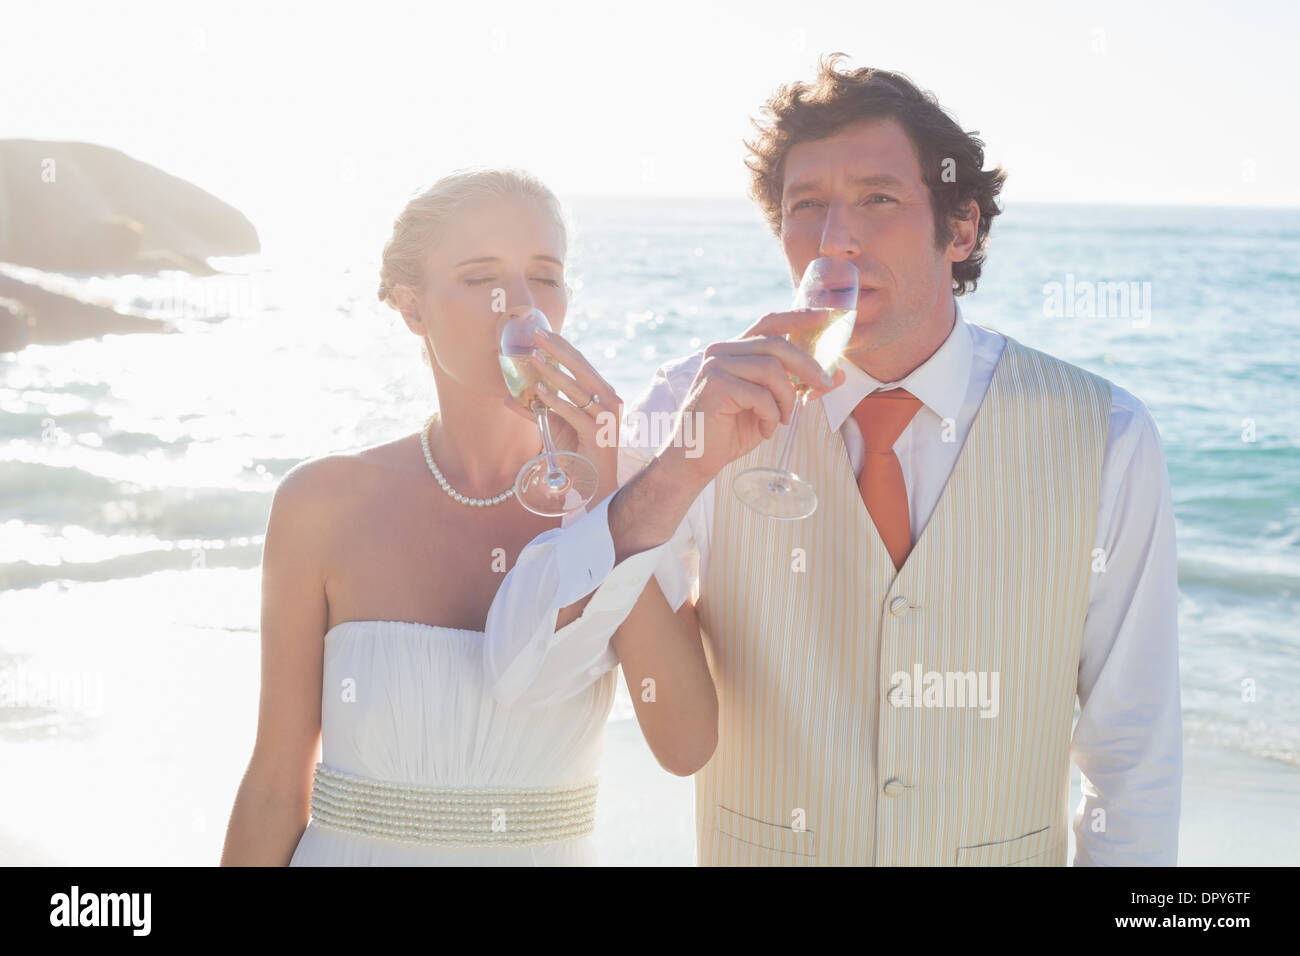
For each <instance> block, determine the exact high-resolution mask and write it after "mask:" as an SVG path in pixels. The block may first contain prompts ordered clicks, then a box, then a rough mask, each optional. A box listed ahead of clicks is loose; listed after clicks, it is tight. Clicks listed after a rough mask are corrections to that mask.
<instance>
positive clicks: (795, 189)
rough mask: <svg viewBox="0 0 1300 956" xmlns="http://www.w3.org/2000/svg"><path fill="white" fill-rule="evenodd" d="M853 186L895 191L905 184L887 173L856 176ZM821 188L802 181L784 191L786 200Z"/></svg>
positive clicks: (812, 181) (816, 182)
mask: <svg viewBox="0 0 1300 956" xmlns="http://www.w3.org/2000/svg"><path fill="white" fill-rule="evenodd" d="M853 185H855V186H892V187H893V188H895V189H901V188H902V187H903V186H905V185H906V184H905V183H904V182H903V181H902V180H901V179H899V178H898V177H897V176H892V175H890V174H889V173H879V174H877V175H875V176H858V177H857V178H856V179H854V180H853ZM820 188H821V183H820V182H819V181H817V180H803V181H802V182H797V183H794V184H793V185H791V186H790V188H789V189H787V190H786V191H785V198H786V199H794V198H797V197H799V196H802V195H804V194H805V193H811V192H816V191H817V190H818V189H820Z"/></svg>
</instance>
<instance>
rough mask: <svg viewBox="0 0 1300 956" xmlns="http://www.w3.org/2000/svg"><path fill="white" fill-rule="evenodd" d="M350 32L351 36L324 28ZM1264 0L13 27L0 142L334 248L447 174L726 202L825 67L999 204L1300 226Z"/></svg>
mask: <svg viewBox="0 0 1300 956" xmlns="http://www.w3.org/2000/svg"><path fill="white" fill-rule="evenodd" d="M344 10H350V11H351V12H346V13H344V12H341V11H344ZM1298 10H1300V7H1298V6H1297V5H1293V4H1287V3H1282V2H1277V3H1265V2H1243V0H1235V2H1225V3H1204V2H1202V3H1197V2H1178V3H1140V4H1136V3H1132V2H1124V3H1114V2H1100V3H1089V4H1086V5H1085V4H1069V5H1053V4H1044V3H1006V4H998V3H981V4H971V3H969V2H965V3H951V4H945V3H936V2H927V3H924V4H904V3H901V2H900V3H895V4H890V5H878V4H870V3H838V2H817V0H804V2H800V3H797V4H780V3H776V2H771V0H744V2H708V0H694V2H677V0H657V2H655V3H651V4H641V5H635V6H633V7H629V6H628V5H625V4H610V3H586V2H577V3H548V2H540V0H534V2H529V3H516V2H490V3H464V4H441V3H439V4H430V3H396V2H394V3H385V2H382V0H368V2H366V3H364V4H360V3H358V4H355V5H351V6H345V5H342V4H339V5H334V4H330V5H323V4H319V3H274V2H265V0H263V2H254V3H246V2H238V0H234V2H227V3H222V4H220V5H217V4H190V3H186V2H183V0H170V2H168V3H165V4H164V3H132V4H130V5H122V6H121V7H118V6H117V5H110V4H102V3H100V4H96V3H61V2H39V3H36V2H32V3H21V4H20V3H10V4H6V10H5V29H4V30H3V32H0V137H3V138H33V139H56V140H64V139H66V140H86V141H90V142H97V143H102V144H105V145H109V146H113V147H116V148H118V149H121V150H123V151H125V152H127V153H129V154H131V155H133V156H135V157H137V158H139V159H142V160H145V161H146V162H150V163H153V164H155V165H157V166H160V167H162V168H163V169H166V170H167V171H168V172H171V173H174V174H176V175H179V176H183V177H185V178H187V179H189V180H191V181H193V182H195V183H197V184H198V185H200V186H202V187H203V188H204V189H207V190H208V191H209V192H212V193H214V194H215V195H217V196H220V197H221V198H223V199H225V200H227V201H228V202H231V203H233V204H234V205H235V206H237V207H239V208H240V209H242V210H243V211H244V212H245V213H246V214H248V215H249V216H250V217H251V218H253V219H254V221H256V222H259V223H262V222H265V221H268V220H278V221H292V222H293V223H294V224H295V225H297V226H298V227H300V228H303V229H312V230H318V229H328V228H331V226H335V227H336V226H337V224H338V223H339V221H340V220H345V221H346V219H347V218H350V217H354V216H358V215H365V214H366V212H367V211H371V210H376V209H379V210H388V211H389V215H388V217H387V222H386V223H384V224H383V225H384V227H387V226H390V225H391V212H392V211H395V210H396V209H398V208H400V205H401V203H402V202H403V201H404V200H405V198H406V197H408V196H409V195H410V194H411V192H412V191H413V190H414V189H415V188H417V187H418V186H419V185H421V184H425V183H428V182H430V181H432V180H433V179H436V178H437V177H438V176H439V175H442V174H443V173H445V172H448V171H450V170H451V169H454V168H458V167H463V166H469V165H476V164H487V165H515V166H522V167H524V168H527V169H529V170H531V171H532V172H534V173H537V174H538V175H539V176H541V177H542V179H543V180H545V181H546V182H547V183H548V184H549V185H550V186H551V187H552V188H553V189H554V190H555V191H556V192H558V193H560V194H561V195H562V196H564V195H625V196H628V195H630V196H735V197H743V196H744V195H745V191H746V187H747V181H746V172H747V171H746V170H745V167H744V165H743V158H744V156H745V149H744V146H743V143H742V140H743V138H744V137H746V136H748V135H750V133H751V131H752V126H751V125H750V117H751V116H755V115H757V113H758V110H759V108H760V107H761V105H762V103H763V102H764V101H765V100H766V99H767V97H768V96H769V95H771V93H772V92H773V90H774V89H775V88H776V87H777V86H778V85H779V84H781V83H785V82H789V81H792V80H795V79H811V78H812V76H813V75H814V72H815V68H816V62H817V58H818V56H819V55H820V54H822V53H826V52H830V51H833V50H839V51H843V52H844V53H846V54H848V57H849V59H848V61H847V64H848V65H850V66H855V67H856V66H879V67H884V68H888V69H893V70H898V71H901V72H903V73H905V74H907V75H908V76H909V77H910V78H912V79H913V80H914V81H915V82H916V83H917V84H918V85H919V86H921V87H922V88H924V89H928V90H931V91H933V92H934V93H935V95H936V96H937V97H938V99H939V101H940V103H941V104H942V105H943V106H944V107H945V108H946V109H947V110H948V111H949V112H950V113H951V114H952V115H953V116H954V117H955V118H956V119H957V121H958V122H959V123H960V124H961V125H962V127H963V128H964V129H967V130H972V131H973V130H978V131H979V134H980V136H981V137H982V138H983V139H984V140H985V142H986V144H987V153H986V159H987V164H988V165H993V164H998V163H1000V164H1002V165H1003V166H1004V167H1006V169H1007V170H1008V180H1007V186H1006V188H1005V190H1004V193H1003V196H1004V198H1005V199H1006V201H1008V202H1015V201H1026V202H1029V201H1033V202H1087V203H1160V204H1187V205H1209V206H1221V205H1229V206H1278V207H1300V175H1297V173H1300V168H1297V157H1300V132H1298V131H1297V124H1296V122H1295V117H1296V113H1297V110H1296V109H1295V106H1294V103H1293V102H1292V97H1293V96H1294V95H1295V93H1296V92H1297V90H1300V64H1298V63H1297V59H1298V58H1297V55H1296V52H1295V51H1296V46H1297V41H1298V40H1300V12H1298Z"/></svg>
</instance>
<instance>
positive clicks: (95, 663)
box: [0, 197, 1300, 863]
mask: <svg viewBox="0 0 1300 956" xmlns="http://www.w3.org/2000/svg"><path fill="white" fill-rule="evenodd" d="M566 204H567V206H568V209H569V212H570V216H571V223H570V225H571V233H570V240H571V246H570V262H569V281H570V282H571V283H573V284H574V285H575V287H576V294H575V299H574V301H573V304H572V306H571V308H570V311H569V317H568V320H567V322H566V325H565V329H564V334H565V336H566V338H568V339H569V340H570V341H571V342H573V343H574V344H575V345H576V346H578V347H579V348H580V349H582V350H583V352H584V354H586V355H587V356H588V358H590V359H591V360H592V362H593V364H595V365H596V366H597V367H598V368H599V369H600V370H601V371H602V373H603V374H604V375H605V376H606V377H607V378H608V379H609V381H610V382H611V383H612V384H613V385H614V386H615V388H616V389H617V390H618V391H619V393H620V394H621V395H622V396H623V397H624V399H625V400H630V399H631V398H634V397H635V396H636V395H637V394H639V393H640V392H641V391H642V390H643V389H644V388H645V386H646V385H647V384H648V382H649V380H650V378H651V376H652V375H653V373H654V371H655V369H656V368H657V367H658V366H659V365H660V364H662V363H664V362H666V361H669V360H672V359H674V358H677V357H680V356H683V355H686V354H689V353H690V352H693V351H695V350H696V349H698V348H700V347H701V345H703V344H707V342H709V341H712V340H715V339H721V338H728V337H731V336H733V335H736V334H738V333H739V332H741V331H742V330H743V329H744V328H745V327H746V326H748V325H750V324H751V323H752V322H754V321H755V320H756V319H757V318H758V317H759V316H761V315H762V314H763V313H765V312H769V311H774V310H777V309H780V308H783V307H785V306H786V305H787V303H788V302H789V298H790V278H789V274H788V269H787V267H786V264H785V261H784V259H783V257H782V255H781V251H780V247H779V244H778V243H777V242H776V240H775V239H773V238H772V237H771V235H770V234H769V233H768V232H767V231H766V229H765V227H764V226H763V225H762V223H761V222H760V220H759V218H758V216H757V214H756V212H755V211H754V209H753V207H752V205H751V204H750V203H748V202H746V201H744V200H705V199H682V200H662V199H655V200H646V199H607V198H600V199H596V198H581V197H575V198H570V199H568V200H567V202H566ZM395 212H396V210H392V211H389V212H388V221H391V216H392V214H394V213H395ZM379 225H380V227H381V228H380V229H379V234H381V235H382V232H383V229H384V228H385V227H386V226H387V222H381V223H380V224H379ZM357 232H358V234H361V233H364V234H365V235H367V236H369V237H373V236H374V235H375V234H376V230H375V229H374V228H371V229H368V230H357ZM381 243H382V239H381V240H380V242H378V243H376V242H366V243H362V242H361V241H360V240H359V239H357V238H356V237H354V236H350V235H349V234H348V233H347V231H346V230H340V234H339V235H338V236H333V237H329V241H324V242H320V243H315V242H313V243H310V244H304V245H302V246H300V247H294V246H293V245H292V244H288V243H285V244H279V245H275V244H272V243H267V244H266V245H265V251H264V252H263V253H262V254H260V255H259V256H256V257H251V258H248V259H244V260H239V261H238V262H231V263H229V265H231V266H234V267H237V268H239V269H240V270H243V274H241V275H235V276H217V277H210V278H192V277H185V276H179V275H168V274H164V275H162V276H156V277H133V276H127V277H121V278H116V279H86V278H78V277H69V278H68V279H66V280H65V281H64V284H65V285H66V286H67V287H69V288H75V289H78V290H80V291H81V292H82V293H83V294H86V295H90V296H94V297H97V298H100V299H102V300H105V301H109V302H112V303H114V304H115V305H117V306H118V307H119V308H122V309H127V310H132V311H136V312H139V313H141V314H144V315H150V316H154V317H159V318H168V319H171V320H174V325H175V332H174V333H173V334H132V335H108V336H105V337H104V338H102V339H98V340H86V341H81V342H75V343H71V344H67V345H61V346H33V347H29V348H27V349H26V350H24V351H21V352H18V353H9V354H3V355H0V690H2V691H3V692H4V693H5V694H6V695H8V696H7V699H6V706H3V707H0V767H5V766H7V767H8V768H9V769H10V771H11V772H14V773H17V774H19V775H20V779H26V780H27V781H28V782H29V784H30V785H32V786H34V787H38V788H39V789H45V788H50V789H51V790H53V789H64V790H72V791H77V790H78V788H80V792H81V793H82V794H83V795H84V794H85V792H86V788H87V787H93V793H94V795H95V805H96V807H97V810H96V812H97V813H102V814H105V815H106V816H107V815H108V814H110V813H119V814H125V815H126V818H127V819H134V818H139V819H147V818H148V817H147V814H146V815H142V814H143V811H141V809H140V799H139V793H140V792H141V788H142V787H147V788H148V790H147V792H149V793H150V794H152V797H153V799H155V800H157V801H161V802H162V804H163V805H166V806H170V807H172V808H173V810H172V813H171V816H172V818H173V819H172V821H171V823H170V824H169V827H166V828H163V829H162V830H160V831H159V832H160V833H162V834H163V835H159V836H156V838H155V842H153V843H150V844H149V845H148V846H145V847H141V848H140V849H139V850H138V854H136V855H137V856H138V859H139V861H141V862H155V861H156V862H167V861H172V862H176V861H182V860H186V854H187V852H192V851H190V850H188V849H187V848H191V847H193V846H194V845H196V844H197V845H203V846H211V844H212V842H213V841H214V840H215V841H216V843H217V846H218V847H219V845H220V841H219V837H220V833H221V831H222V829H223V828H224V822H225V821H224V817H223V814H228V812H229V801H230V799H231V798H233V794H234V788H235V787H237V785H238V776H239V774H240V773H241V772H242V770H243V767H244V764H245V763H246V761H247V756H248V754H249V753H250V751H251V744H252V734H253V731H254V729H255V725H256V707H257V695H258V661H259V649H258V620H259V586H260V584H259V561H260V554H261V542H262V534H263V532H264V530H265V526H266V517H267V513H268V509H269V507H270V502H271V495H272V492H273V490H274V488H275V485H276V483H277V481H278V480H279V478H280V477H281V476H283V475H284V473H285V472H286V471H287V470H288V469H289V468H291V467H292V466H293V465H294V464H296V463H297V462H299V461H301V460H303V459H305V458H311V457H316V456H320V455H323V454H327V453H330V452H334V451H339V450H343V449H349V448H356V447H359V446H362V445H368V444H373V443H376V442H380V441H386V440H389V439H391V438H395V437H397V436H399V435H402V434H406V433H411V432H413V431H415V430H416V429H417V428H418V427H419V425H420V424H421V423H422V422H423V420H424V419H425V417H426V416H427V414H428V413H429V411H430V410H431V408H432V402H433V391H432V379H431V377H430V376H429V374H428V371H427V369H426V368H425V367H424V366H423V365H422V363H421V360H420V351H419V342H418V341H417V339H416V338H415V337H414V336H412V335H410V333H409V332H408V331H407V330H406V328H405V326H404V325H403V324H402V323H401V320H400V318H399V317H398V316H397V314H396V313H394V312H392V311H390V310H388V309H387V308H386V307H383V306H381V305H380V304H379V303H378V302H377V300H376V298H375V292H374V290H375V286H376V283H377V262H378V256H379V252H380V245H381ZM7 271H11V273H12V274H14V275H16V276H18V277H20V278H31V277H32V275H33V274H32V273H30V272H28V271H26V270H17V269H14V270H7ZM1298 295H1300V222H1298V221H1297V217H1296V214H1295V211H1294V210H1226V209H1208V208H1207V209H1196V208H1168V207H1096V206H1069V205H1012V206H1010V207H1009V208H1008V209H1007V211H1006V212H1005V213H1004V214H1003V215H1002V216H1000V217H999V218H998V219H997V220H996V221H995V222H994V225H993V231H992V236H991V240H990V246H989V252H988V258H987V262H986V264H985V267H984V278H983V279H982V280H981V281H980V284H979V288H978V291H976V292H975V293H973V294H971V295H968V296H966V297H964V299H963V300H962V309H963V312H964V314H965V316H966V318H967V319H968V320H969V321H971V322H975V323H979V324H981V325H985V326H989V327H992V328H995V329H997V330H999V331H1002V332H1005V333H1007V334H1009V335H1011V336H1014V337H1015V338H1017V339H1018V340H1019V341H1021V342H1022V343H1024V344H1026V345H1029V346H1032V347H1034V348H1038V349H1042V350H1044V351H1047V352H1050V353H1052V354H1053V355H1056V356H1058V357H1060V358H1062V359H1065V360H1066V361H1069V362H1073V363H1075V364H1077V365H1080V366H1082V367H1084V368H1086V369H1088V370H1090V371H1093V372H1095V373H1097V374H1099V375H1102V376H1104V377H1105V378H1107V379H1109V380H1110V381H1112V382H1114V383H1115V384H1117V385H1120V386H1122V387H1123V388H1126V389H1128V390H1129V391H1130V392H1132V393H1133V394H1134V395H1136V396H1137V397H1138V398H1139V399H1141V400H1142V401H1143V402H1144V403H1145V404H1146V406H1147V408H1148V409H1149V410H1150V411H1151V414H1152V416H1153V417H1154V419H1155V421H1156V423H1157V425H1158V427H1159V430H1160V435H1161V440H1162V442H1163V446H1164V451H1165V455H1166V458H1167V462H1168V466H1169V473H1170V479H1171V483H1172V490H1173V501H1174V509H1175V514H1176V519H1177V536H1178V575H1179V635H1180V645H1181V653H1180V666H1181V669H1182V695H1183V697H1182V703H1183V720H1184V739H1185V747H1186V749H1187V750H1188V751H1189V752H1190V751H1193V750H1196V749H1198V748H1220V749H1228V750H1232V751H1236V752H1239V753H1240V754H1242V755H1249V756H1252V757H1257V758H1263V759H1267V760H1269V761H1274V762H1277V763H1279V764H1282V765H1285V766H1287V767H1292V768H1297V770H1298V771H1300V720H1298V719H1297V707H1296V705H1295V703H1294V702H1295V700H1296V699H1297V698H1298V697H1300V415H1297V412H1296V409H1297V407H1300V310H1298V309H1297V306H1296V301H1297V296H1298ZM619 694H620V696H619V700H618V702H617V704H616V707H615V712H614V715H613V717H612V720H614V721H616V722H625V721H630V720H634V718H633V715H632V708H631V704H630V701H629V700H628V698H627V695H626V690H625V688H624V687H623V686H622V685H621V682H620V687H619ZM623 726H624V725H623V724H622V723H620V727H623ZM624 739H626V734H625V733H623V732H622V731H620V734H618V735H613V734H611V743H610V744H609V746H615V745H617V742H618V741H620V740H624ZM232 762H233V763H232ZM29 775H31V776H29ZM37 775H40V776H37ZM36 780H40V781H42V782H41V783H40V784H39V785H37V784H35V783H34V781H36ZM96 781H103V782H104V783H105V785H102V786H94V784H95V783H96ZM681 782H682V783H685V784H686V785H687V786H689V782H688V781H681ZM6 784H7V785H6V787H5V788H4V790H5V792H6V793H5V796H3V797H0V819H7V820H10V821H12V820H14V819H23V818H24V817H23V816H22V815H23V814H28V815H29V817H27V818H26V819H30V823H29V825H28V827H27V830H28V838H29V840H31V841H32V842H34V843H36V844H38V846H37V850H44V851H47V852H48V853H49V854H50V855H52V856H54V857H58V858H70V859H74V860H75V861H76V862H79V863H86V862H90V859H88V858H87V857H89V858H91V859H98V858H105V860H104V861H105V862H130V860H125V859H123V858H122V857H123V851H122V849H121V847H122V845H123V844H121V843H117V842H113V841H114V839H115V838H113V837H112V836H111V835H109V834H105V835H102V836H101V837H98V838H97V839H100V840H102V841H108V842H104V843H102V844H101V845H100V846H99V851H98V852H95V850H94V848H93V847H88V844H87V842H86V840H87V838H86V837H85V834H84V833H83V832H80V831H77V830H76V829H75V828H74V831H73V832H74V833H75V835H65V836H60V835H59V834H60V833H63V834H68V833H69V831H68V826H67V823H66V821H63V815H66V814H67V813H69V812H72V809H75V808H76V807H77V806H80V804H79V803H77V802H76V801H75V800H72V799H69V800H68V801H49V800H45V799H42V798H40V797H38V796H37V795H36V794H35V793H34V792H32V793H29V795H28V796H27V797H23V796H21V795H19V794H17V793H16V792H15V790H14V788H13V787H12V786H11V785H10V781H9V780H6ZM178 807H179V808H183V809H181V810H177V809H176V808H178ZM70 808H72V809H70ZM133 815H134V816H133ZM164 831H165V832H164ZM33 834H36V836H33ZM167 834H170V835H167ZM643 840H644V837H643ZM110 847H112V848H113V849H112V852H111V853H110V849H109V848H110ZM77 854H80V855H77ZM126 855H127V856H130V855H131V854H126ZM108 857H111V859H107V858H108ZM0 862H3V860H0ZM188 862H191V863H193V862H199V863H202V862H205V861H203V860H193V859H189V860H188ZM207 862H211V861H207Z"/></svg>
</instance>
